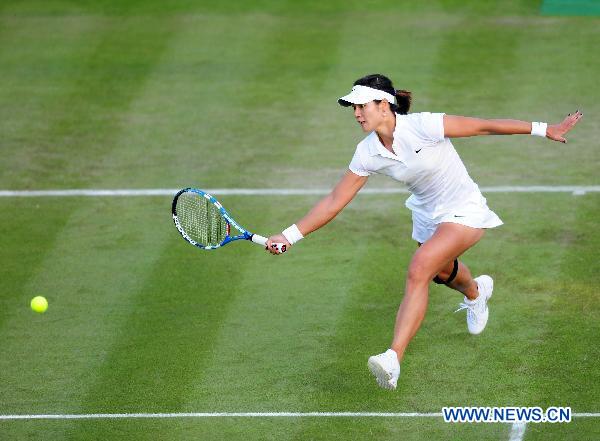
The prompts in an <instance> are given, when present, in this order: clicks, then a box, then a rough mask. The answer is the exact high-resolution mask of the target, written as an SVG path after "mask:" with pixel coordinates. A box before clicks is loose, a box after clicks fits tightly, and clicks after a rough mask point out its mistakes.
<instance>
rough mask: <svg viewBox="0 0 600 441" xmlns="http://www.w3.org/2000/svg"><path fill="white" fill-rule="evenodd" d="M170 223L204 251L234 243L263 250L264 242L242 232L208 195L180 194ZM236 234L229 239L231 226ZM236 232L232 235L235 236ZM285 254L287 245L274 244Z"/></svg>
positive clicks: (194, 191) (191, 191)
mask: <svg viewBox="0 0 600 441" xmlns="http://www.w3.org/2000/svg"><path fill="white" fill-rule="evenodd" d="M171 211H172V213H173V222H175V227H177V230H178V231H179V233H180V234H181V236H182V237H183V238H184V239H185V240H186V241H188V242H189V243H191V244H192V245H194V246H196V247H198V248H200V249H203V250H214V249H217V248H220V247H222V246H223V245H227V244H228V243H229V242H233V241H235V240H242V239H243V240H251V241H252V242H254V243H255V244H258V245H261V246H263V247H264V246H266V245H267V238H266V237H263V236H260V235H258V234H253V233H250V232H249V231H247V230H246V229H244V228H242V227H241V226H240V224H238V223H237V222H236V221H235V220H233V218H232V217H231V215H230V214H229V213H228V212H227V210H225V208H223V206H222V205H221V203H220V202H219V201H217V200H216V199H215V198H214V197H213V196H211V195H210V194H208V193H206V192H204V191H202V190H198V189H196V188H184V189H183V190H179V191H178V192H177V194H176V195H175V197H174V198H173V204H172V205H171ZM232 225H233V227H234V228H235V229H236V230H237V231H238V232H239V234H237V235H234V236H232V235H231V232H232V231H231V226H232ZM235 233H236V231H234V234H235ZM273 246H275V247H277V249H278V250H279V251H280V252H281V253H284V252H285V251H286V245H285V244H282V243H277V244H273Z"/></svg>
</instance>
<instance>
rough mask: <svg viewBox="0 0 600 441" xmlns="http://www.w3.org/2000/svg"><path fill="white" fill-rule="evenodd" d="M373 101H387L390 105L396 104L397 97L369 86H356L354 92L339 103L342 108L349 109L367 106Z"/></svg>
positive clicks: (342, 98)
mask: <svg viewBox="0 0 600 441" xmlns="http://www.w3.org/2000/svg"><path fill="white" fill-rule="evenodd" d="M373 100H379V101H383V100H386V101H387V102H388V103H390V104H396V97H395V96H394V95H392V94H391V93H387V92H384V91H383V90H379V89H373V88H371V87H368V86H354V87H353V88H352V92H350V93H349V94H348V95H346V96H343V97H341V98H340V99H339V100H338V103H339V104H340V106H344V107H348V106H351V105H353V104H367V103H368V102H371V101H373Z"/></svg>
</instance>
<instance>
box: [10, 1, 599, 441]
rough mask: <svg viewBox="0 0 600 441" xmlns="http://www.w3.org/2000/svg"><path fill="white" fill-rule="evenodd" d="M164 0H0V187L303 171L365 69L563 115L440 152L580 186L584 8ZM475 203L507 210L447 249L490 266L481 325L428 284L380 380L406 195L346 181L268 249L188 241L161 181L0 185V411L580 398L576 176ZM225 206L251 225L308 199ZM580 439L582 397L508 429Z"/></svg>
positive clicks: (482, 432) (221, 423) (118, 432)
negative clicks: (576, 117) (321, 211)
mask: <svg viewBox="0 0 600 441" xmlns="http://www.w3.org/2000/svg"><path fill="white" fill-rule="evenodd" d="M168 3H169V2H157V1H146V2H134V1H129V2H113V1H108V0H103V1H96V2H84V1H79V2H74V1H48V2H39V1H8V0H7V1H4V2H2V5H0V84H2V87H0V103H2V106H0V133H2V137H0V149H1V151H2V152H3V161H2V165H1V166H0V189H53V188H65V189H67V188H175V187H179V186H187V185H193V186H197V187H200V188H202V187H204V188H215V187H231V188H233V187H244V188H263V187H271V188H280V187H284V188H307V187H313V188H327V187H330V186H331V185H332V184H333V183H334V182H335V181H336V180H337V179H338V177H339V176H340V175H341V174H342V173H343V171H344V170H345V168H346V167H347V164H348V163H349V160H350V158H351V156H352V153H353V151H354V148H355V145H356V142H357V141H358V140H359V139H360V137H361V134H360V131H359V130H358V128H356V127H355V124H354V123H353V121H352V117H351V115H350V114H349V112H347V111H346V112H344V111H343V110H342V109H340V108H339V106H337V104H336V99H337V98H338V97H339V96H341V95H343V94H344V93H346V92H347V90H348V89H349V87H350V85H351V84H352V82H353V81H354V80H355V79H356V78H357V77H359V76H362V75H364V74H366V73H371V72H382V73H387V74H389V75H390V76H391V77H392V78H393V79H394V80H395V81H396V85H397V87H399V88H400V87H402V88H406V89H409V90H412V91H413V93H414V97H415V102H414V110H415V111H421V110H430V111H444V112H447V113H455V114H465V115H474V116H483V117H510V118H522V119H526V120H532V119H533V120H541V121H545V120H547V121H550V122H553V121H558V120H559V119H560V118H562V117H563V116H564V115H565V114H566V113H568V112H570V111H573V110H575V109H577V108H580V109H583V111H584V114H585V116H584V119H583V121H582V122H581V124H580V126H578V127H577V128H576V129H575V130H574V132H573V133H572V134H571V136H570V137H569V143H568V144H567V145H558V144H552V143H550V142H548V141H544V140H542V139H539V138H535V139H534V138H533V137H489V138H475V139H468V140H457V141H456V142H455V145H456V147H457V149H458V151H459V153H460V154H461V157H463V159H464V161H465V163H466V164H467V167H468V169H469V171H470V173H471V175H472V176H473V177H474V178H475V180H476V181H477V182H478V183H479V184H480V185H481V186H492V185H539V184H541V185H598V184H599V182H598V178H597V168H598V158H599V157H598V153H597V146H596V140H597V139H598V137H599V136H600V126H598V124H597V122H596V118H595V117H594V115H596V114H597V113H598V111H600V105H599V104H598V102H599V101H598V96H597V93H596V92H595V90H596V84H595V82H596V76H597V75H596V74H597V72H598V69H599V68H600V64H599V63H600V61H598V59H597V58H598V57H592V56H590V55H591V54H592V53H593V52H594V50H595V48H596V46H597V41H598V37H599V32H600V31H599V30H600V26H599V24H600V21H599V19H597V18H591V17H588V18H582V17H547V16H540V15H539V14H540V12H539V10H540V3H539V2H534V1H510V2H502V3H501V4H500V3H499V2H491V1H486V2H458V1H439V2H431V3H429V2H427V3H426V4H421V3H418V2H417V3H416V2H384V1H372V2H355V1H346V2H342V1H335V2H314V1H308V0H307V1H304V2H275V1H262V2H240V3H234V2H228V3H219V4H214V3H213V2H193V1H184V2H178V3H177V5H175V6H173V5H170V4H168ZM358 23H360V26H359V25H357V24H358ZM567 36H568V38H567ZM369 185H374V186H378V187H385V186H387V187H391V186H394V183H392V182H390V181H387V180H384V179H377V178H374V179H373V183H370V184H369ZM487 197H488V202H489V203H490V205H491V206H492V208H493V209H494V210H495V211H496V212H497V213H498V214H499V215H500V216H501V217H502V218H503V220H504V221H505V224H506V225H504V226H503V227H501V228H499V229H496V230H494V231H490V232H489V233H488V234H487V236H486V238H485V239H484V240H483V241H482V242H481V244H479V245H477V246H476V247H475V248H474V249H472V250H470V251H469V252H468V253H467V254H466V255H465V257H464V260H465V262H466V263H467V264H469V265H470V266H471V267H472V269H473V271H474V272H475V273H481V272H489V273H490V274H492V275H493V276H494V278H495V281H496V290H495V292H494V297H493V299H492V302H491V308H492V309H491V311H492V313H491V314H492V315H491V319H490V323H489V325H488V329H486V332H485V333H484V334H482V335H481V336H479V337H476V338H474V337H472V336H470V335H468V334H467V332H466V329H465V323H464V316H463V315H462V314H456V315H453V314H452V311H453V310H454V309H455V308H456V307H457V304H458V302H459V301H460V297H459V296H458V295H456V294H454V293H451V292H449V291H448V290H447V289H445V288H442V287H438V286H433V285H432V290H431V299H430V308H429V311H428V315H427V317H426V319H425V322H424V324H423V326H422V328H421V330H420V331H419V333H418V334H417V337H416V338H415V339H414V340H413V342H412V343H411V345H410V346H409V349H408V352H407V355H406V358H405V361H404V363H403V365H402V376H401V379H400V382H399V388H398V390H397V391H396V392H394V393H389V392H385V391H382V390H379V389H376V387H375V384H374V382H373V381H372V379H371V378H370V376H369V374H368V372H367V370H366V369H365V364H366V358H367V357H368V356H369V355H371V354H373V353H375V352H378V351H380V350H384V349H385V348H386V347H387V344H388V343H389V339H390V334H391V330H392V327H393V318H394V315H395V310H396V308H397V306H398V304H399V302H400V300H401V298H402V287H403V285H404V277H405V275H404V272H405V268H406V266H407V264H408V262H409V260H410V256H411V254H412V252H413V250H414V243H413V242H412V241H411V240H410V231H411V225H410V213H409V212H408V211H407V210H406V209H405V208H404V207H403V199H404V198H405V196H402V195H395V196H367V195H359V196H358V197H357V199H356V200H355V201H354V202H353V203H352V204H351V205H350V206H349V207H348V208H347V209H346V210H345V211H344V212H343V213H342V214H341V215H340V217H339V218H338V219H336V221H334V222H333V223H332V224H331V225H329V226H327V227H326V228H325V229H323V230H322V231H319V232H318V233H316V234H315V235H314V236H311V237H310V238H309V239H307V240H306V241H303V242H301V243H300V244H299V245H298V246H297V247H296V248H295V249H294V250H293V252H291V253H289V254H288V255H286V256H283V257H280V258H275V257H272V256H270V255H268V254H267V253H264V252H261V250H260V249H259V248H257V247H254V246H252V245H250V244H246V243H244V244H232V245H229V246H227V247H225V248H223V249H222V250H219V251H215V252H210V253H208V252H207V253H204V252H200V251H198V250H195V249H193V247H190V246H188V245H186V244H185V243H184V242H183V241H182V240H181V238H180V237H179V236H178V235H177V233H176V231H175V229H174V228H173V226H172V222H171V219H170V214H169V205H170V199H169V198H168V197H166V198H165V197H149V198H21V199H17V198H2V199H0V226H1V227H2V246H1V247H0V261H1V262H2V265H0V280H1V281H2V283H1V284H0V287H1V288H0V336H1V337H2V338H1V339H0V353H2V354H3V356H2V357H0V372H1V373H2V374H1V375H0V414H2V415H6V414H42V413H100V412H102V413H104V412H106V413H122V412H219V411H227V412H228V411H231V412H260V411H372V412H402V411H406V412H411V411H419V412H439V411H440V409H441V407H442V406H447V405H482V406H488V405H489V406H503V405H506V406H508V405H513V406H541V407H546V406H551V405H558V406H571V407H572V409H573V411H574V412H598V411H599V407H600V406H599V404H598V397H599V396H600V386H599V385H600V371H599V370H598V364H597V360H598V359H599V358H600V354H599V350H598V347H599V343H600V341H599V337H598V336H599V335H600V325H599V323H600V308H599V307H598V304H599V301H600V298H599V297H600V296H599V292H598V290H597V288H596V275H597V274H598V272H599V270H600V268H599V264H598V262H599V261H600V259H599V257H600V256H599V254H600V253H599V252H598V250H599V249H600V235H599V234H598V233H597V232H596V224H597V219H598V215H599V213H600V196H599V195H598V194H596V193H594V194H591V193H590V194H586V195H584V196H572V195H570V194H567V193H565V194H489V195H487ZM222 199H223V203H224V205H225V206H226V207H228V208H229V209H230V210H231V211H232V214H233V215H234V217H235V218H236V219H238V220H239V221H240V222H241V223H242V224H243V225H245V226H247V227H248V228H249V229H251V230H253V231H258V232H259V233H261V234H269V233H273V232H276V231H279V230H280V229H281V228H282V227H285V226H287V225H289V224H290V223H291V222H293V221H295V220H296V219H297V218H299V217H300V216H302V215H303V214H304V213H305V212H306V210H307V209H308V208H309V207H310V206H311V205H312V204H313V203H314V202H315V200H316V199H315V197H308V196H298V197H286V198H284V197H245V198H243V197H234V196H228V197H224V198H222ZM35 295H44V296H46V297H47V298H48V300H49V302H50V307H49V309H48V311H47V312H46V313H45V314H44V315H37V314H34V313H33V312H31V311H30V310H29V308H28V306H27V305H28V303H29V300H30V299H31V298H32V297H33V296H35ZM509 432H510V426H509V425H502V424H493V425H491V424H472V425H469V424H464V425H459V424H445V423H443V422H442V421H441V420H439V419H435V418H434V419H385V418H384V419H335V418H331V419H329V418H327V419H293V420H290V419H274V418H272V419H252V420H251V419H210V420H197V419H196V420H195V419H186V420H151V419H148V420H110V421H109V420H102V421H91V420H86V421H76V420H67V421H0V438H3V439H4V438H7V439H41V438H43V439H61V440H62V439H116V438H119V439H165V440H167V439H169V440H170V439H198V438H202V437H204V438H206V439H297V440H304V439H414V440H418V439H460V440H475V439H508V437H509ZM598 437H600V422H599V421H598V419H597V418H595V419H594V418H591V419H575V420H574V422H572V423H570V424H562V425H559V424H556V425H552V424H539V425H536V424H529V425H528V426H527V432H526V434H525V439H526V440H528V441H529V440H541V439H543V440H545V441H546V440H553V439H556V440H559V439H560V440H564V439H578V440H580V439H596V438H598Z"/></svg>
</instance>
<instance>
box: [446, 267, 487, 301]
mask: <svg viewBox="0 0 600 441" xmlns="http://www.w3.org/2000/svg"><path fill="white" fill-rule="evenodd" d="M453 270H454V260H452V261H451V262H448V263H447V264H446V266H445V267H444V268H443V269H442V270H441V271H440V272H438V273H437V276H438V277H439V278H440V279H442V280H448V278H449V277H450V275H451V274H452V271H453ZM446 286H447V287H448V288H452V289H455V290H456V291H459V292H461V293H463V294H464V295H465V297H467V298H468V299H471V300H475V299H476V298H477V296H478V295H479V291H478V290H477V282H475V280H474V279H473V276H472V275H471V271H470V270H469V267H468V266H467V265H465V264H464V263H462V262H461V261H460V260H459V261H458V272H457V273H456V276H455V277H454V280H452V281H451V282H450V283H447V284H446Z"/></svg>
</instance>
